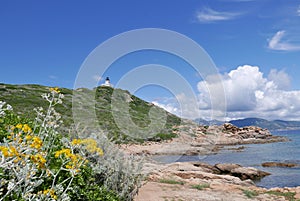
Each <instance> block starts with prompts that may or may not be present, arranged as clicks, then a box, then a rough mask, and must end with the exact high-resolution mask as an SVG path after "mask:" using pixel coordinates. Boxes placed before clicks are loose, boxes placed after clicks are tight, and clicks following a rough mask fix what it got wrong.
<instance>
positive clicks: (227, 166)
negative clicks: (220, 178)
mask: <svg viewBox="0 0 300 201" xmlns="http://www.w3.org/2000/svg"><path fill="white" fill-rule="evenodd" d="M215 167H216V168H217V169H218V170H220V172H221V174H228V173H230V172H231V170H233V169H235V168H238V167H241V166H240V165H239V164H234V163H218V164H216V165H215Z"/></svg>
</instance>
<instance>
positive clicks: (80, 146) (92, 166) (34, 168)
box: [0, 88, 140, 201]
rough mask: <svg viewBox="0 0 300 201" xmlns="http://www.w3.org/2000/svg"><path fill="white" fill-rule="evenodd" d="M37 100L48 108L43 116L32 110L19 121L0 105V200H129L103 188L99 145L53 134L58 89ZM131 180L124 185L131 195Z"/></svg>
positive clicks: (57, 123)
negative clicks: (30, 116) (31, 116)
mask: <svg viewBox="0 0 300 201" xmlns="http://www.w3.org/2000/svg"><path fill="white" fill-rule="evenodd" d="M42 97H43V98H44V99H46V100H47V101H48V102H49V107H48V109H47V110H46V111H45V112H44V110H43V108H37V109H36V110H35V111H36V112H37V117H36V119H35V120H34V121H30V120H28V119H21V118H19V117H18V116H16V115H15V114H13V113H12V111H11V110H12V108H11V107H10V106H9V105H6V104H5V103H4V102H0V123H1V126H0V137H1V138H0V140H1V141H0V142H1V143H0V201H2V200H120V199H127V198H130V199H132V196H131V195H130V196H127V195H125V194H124V193H123V194H121V193H119V192H120V191H119V192H118V191H115V192H116V193H114V192H113V191H112V190H116V189H113V188H110V186H109V185H106V183H107V182H105V181H107V180H108V177H107V176H108V175H105V174H103V171H106V169H103V168H102V169H101V163H100V162H101V161H104V156H105V154H104V152H103V149H102V148H100V147H99V141H97V140H96V139H93V138H87V139H76V138H75V139H72V140H70V138H71V136H69V135H64V136H63V135H61V134H59V133H58V132H57V128H58V127H59V126H60V123H61V116H60V114H58V113H57V112H56V111H55V110H54V106H55V105H57V104H61V103H62V99H63V94H61V93H60V91H59V89H58V88H50V93H48V94H43V95H42ZM5 105H6V107H5ZM105 144H107V143H105ZM105 158H106V159H107V158H109V156H106V157H105ZM120 163H121V162H120ZM100 170H101V171H102V172H101V171H100ZM97 177H99V178H97ZM137 177H138V178H139V177H140V176H137ZM137 181H138V180H135V183H133V185H132V184H130V185H131V187H130V190H131V191H132V190H133V188H134V187H135V186H136V183H137ZM114 182H118V181H116V180H114ZM118 193H119V194H118ZM126 193H130V192H129V191H128V190H127V191H126ZM117 194H118V195H117Z"/></svg>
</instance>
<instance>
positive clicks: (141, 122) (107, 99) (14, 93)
mask: <svg viewBox="0 0 300 201" xmlns="http://www.w3.org/2000/svg"><path fill="white" fill-rule="evenodd" d="M48 91H49V87H48V86H42V85H36V84H25V85H12V84H3V83H1V84H0V101H5V102H7V103H8V104H10V105H11V106H12V107H13V109H14V111H15V112H16V113H18V114H20V115H23V116H26V117H29V118H33V117H34V116H35V114H34V112H33V109H34V108H36V107H43V108H44V109H46V108H45V107H47V102H45V101H44V100H43V99H42V97H41V95H42V94H44V93H47V92H48ZM73 92H74V91H73V90H72V89H67V88H60V93H62V94H63V95H64V99H63V103H62V105H57V107H56V110H57V111H58V112H59V113H60V114H61V115H62V119H63V123H64V126H65V127H69V126H71V125H73V123H74V121H73V116H72V96H73ZM113 92H117V94H118V96H114V100H112V94H113ZM84 94H94V96H95V98H94V100H85V99H84V98H85V96H84ZM76 95H79V96H81V95H82V97H80V98H79V100H80V101H81V103H82V106H83V107H82V110H81V112H82V113H87V112H88V111H85V104H91V103H92V104H94V107H95V112H96V116H97V121H98V123H99V126H100V128H101V129H102V130H103V132H105V133H106V134H107V135H108V137H109V138H112V139H113V140H117V141H118V140H120V141H122V142H128V141H138V142H142V141H144V140H150V141H151V140H152V141H160V140H164V139H170V138H173V137H175V136H176V135H175V134H174V132H173V127H174V126H175V125H179V124H180V122H181V118H179V117H177V116H175V115H173V114H171V113H169V112H167V111H165V110H163V109H162V108H160V107H158V106H155V105H153V104H151V103H148V102H146V101H144V100H142V99H140V98H138V97H136V96H134V95H132V94H130V93H129V92H128V91H126V90H122V89H114V88H112V87H107V86H98V87H96V88H94V89H86V88H81V89H76ZM124 97H128V99H129V100H130V101H129V102H128V104H129V115H130V118H131V120H132V121H133V122H134V123H135V124H136V125H137V126H138V127H140V128H144V127H147V125H149V124H150V123H151V120H150V118H149V115H148V113H149V111H150V109H151V108H155V111H156V112H157V113H165V114H166V123H165V126H164V127H163V128H162V129H161V130H160V132H158V133H157V134H156V135H154V136H153V135H151V136H150V137H149V138H147V133H145V134H143V138H139V137H138V138H136V139H133V138H132V137H130V136H128V135H126V134H125V133H124V132H122V131H121V129H119V128H118V126H117V124H116V122H115V120H114V117H113V115H112V108H111V102H112V101H115V102H116V104H118V101H119V102H122V101H123V100H122V98H124ZM132 132H137V131H136V130H132Z"/></svg>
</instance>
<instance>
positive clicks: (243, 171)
mask: <svg viewBox="0 0 300 201" xmlns="http://www.w3.org/2000/svg"><path fill="white" fill-rule="evenodd" d="M230 174H231V175H232V176H236V177H239V178H240V179H242V180H246V179H251V180H258V179H261V178H262V177H265V176H267V175H270V173H268V172H264V171H261V170H258V169H256V168H253V167H238V168H234V169H232V170H231V171H230Z"/></svg>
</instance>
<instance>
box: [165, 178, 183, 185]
mask: <svg viewBox="0 0 300 201" xmlns="http://www.w3.org/2000/svg"><path fill="white" fill-rule="evenodd" d="M159 182H160V183H164V184H180V185H184V182H183V181H177V180H174V179H161V180H159Z"/></svg>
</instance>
